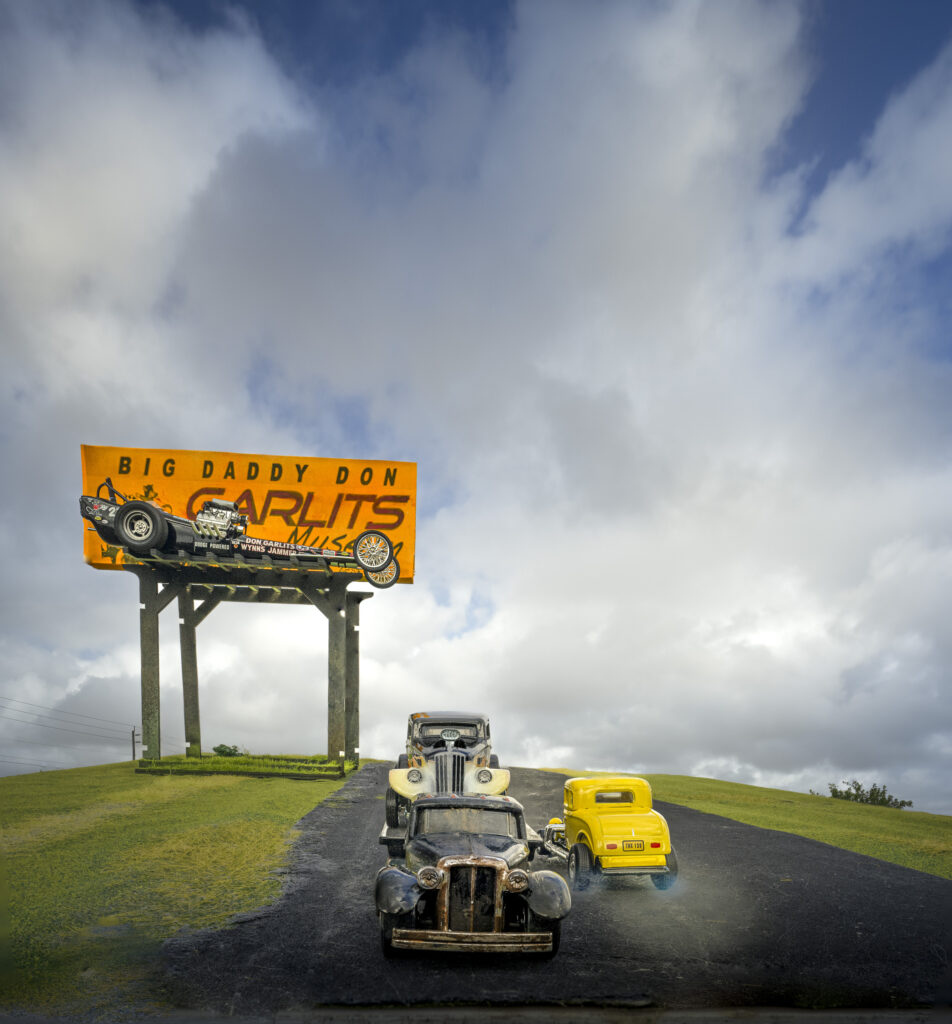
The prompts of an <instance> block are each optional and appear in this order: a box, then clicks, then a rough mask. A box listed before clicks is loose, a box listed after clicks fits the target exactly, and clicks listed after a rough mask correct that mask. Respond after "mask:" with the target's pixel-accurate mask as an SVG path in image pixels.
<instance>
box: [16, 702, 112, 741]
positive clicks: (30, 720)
mask: <svg viewBox="0 0 952 1024" xmlns="http://www.w3.org/2000/svg"><path fill="white" fill-rule="evenodd" d="M2 711H15V712H16V713H17V714H18V715H32V716H33V717H32V718H28V719H26V718H11V719H10V721H11V722H25V723H27V724H30V725H32V724H34V723H36V722H37V721H38V720H39V719H41V718H45V719H47V720H48V721H50V722H57V723H59V722H61V721H62V719H59V718H53V716H52V715H41V714H40V713H39V712H37V711H21V710H20V709H19V708H8V707H6V706H5V705H0V712H2ZM66 724H67V725H81V726H83V728H84V729H93V730H98V732H99V733H100V734H105V733H106V730H105V729H99V727H98V726H95V725H86V723H85V722H71V721H70V720H69V719H67V720H66ZM127 728H130V729H131V728H132V726H127ZM125 731H126V730H125V729H123V732H125ZM108 732H109V735H111V736H115V735H116V733H114V732H113V731H112V730H111V729H110V730H108Z"/></svg>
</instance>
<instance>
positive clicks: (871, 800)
mask: <svg viewBox="0 0 952 1024" xmlns="http://www.w3.org/2000/svg"><path fill="white" fill-rule="evenodd" d="M810 792H811V793H812V792H813V790H812V789H811V790H810ZM815 795H816V796H819V794H818V793H817V794H815ZM830 796H831V797H833V798H834V799H836V800H851V801H852V802H853V803H856V804H875V805H876V806H877V807H896V808H898V809H899V810H902V808H903V807H912V801H911V800H898V799H897V798H896V797H894V796H890V795H889V793H888V792H887V791H886V787H885V786H877V785H876V784H875V783H874V784H873V785H872V786H870V787H869V789H865V788H864V787H863V784H862V783H861V782H860V781H859V779H853V781H852V782H847V781H846V779H844V780H843V788H842V789H840V788H839V786H837V785H835V784H834V783H832V782H831V783H830Z"/></svg>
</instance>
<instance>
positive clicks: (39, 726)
mask: <svg viewBox="0 0 952 1024" xmlns="http://www.w3.org/2000/svg"><path fill="white" fill-rule="evenodd" d="M7 710H13V709H11V708H8V709H7ZM0 718H7V716H6V715H0ZM7 721H9V722H18V723H19V724H20V725H29V726H33V727H34V728H36V729H56V730H57V731H58V732H72V733H75V734H76V735H77V736H88V737H89V738H90V739H93V740H97V739H98V740H103V739H106V740H113V741H114V742H116V743H119V742H121V741H123V740H126V739H128V736H116V735H106V734H105V733H96V732H81V731H80V730H79V729H64V728H63V727H62V726H61V725H44V724H43V723H42V722H24V721H23V719H22V718H7Z"/></svg>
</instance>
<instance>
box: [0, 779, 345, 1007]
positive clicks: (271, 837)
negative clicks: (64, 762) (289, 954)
mask: <svg viewBox="0 0 952 1024" xmlns="http://www.w3.org/2000/svg"><path fill="white" fill-rule="evenodd" d="M133 767H134V766H133V763H132V762H127V763H124V764H114V765H104V766H102V767H97V768H75V769H71V770H68V771H59V772H42V773H35V774H30V775H19V776H15V777H11V778H4V779H0V828H2V834H0V852H2V855H3V856H2V863H3V864H4V867H5V875H6V878H5V879H4V878H2V877H0V896H2V895H3V890H4V889H5V890H6V894H7V898H8V900H9V916H8V918H7V919H6V921H0V938H2V937H3V936H4V933H5V934H6V936H7V937H8V939H9V946H8V949H7V951H6V955H5V956H4V957H3V962H2V963H0V968H2V972H0V1006H4V1007H16V1008H18V1009H34V1010H40V1011H57V1012H66V1013H68V1012H74V1011H82V1012H89V1011H90V1010H91V1009H92V1010H93V1011H94V1012H99V1013H100V1014H101V1015H102V1016H103V1017H104V1018H109V1017H110V1015H111V1014H114V1013H115V1010H116V1008H118V1007H121V1006H128V1005H130V1004H134V1005H136V1006H140V1007H142V1006H145V1007H147V1006H149V1005H151V1004H153V1003H154V1002H155V1001H156V1000H160V999H161V993H159V992H157V990H156V989H155V988H154V976H153V972H154V970H155V964H156V962H157V958H156V954H157V952H158V949H159V946H160V944H161V943H162V941H163V940H164V939H165V938H167V937H169V936H170V935H173V934H175V933H176V932H177V931H179V930H180V929H182V928H206V927H217V926H220V925H223V924H225V923H226V922H227V921H228V920H229V918H231V917H232V916H233V915H235V914H238V913H242V912H245V911H248V910H252V909H254V908H255V907H259V906H262V905H264V904H268V903H271V902H273V901H274V900H275V899H276V898H277V897H278V895H279V892H280V878H279V876H278V874H276V871H277V869H279V868H280V867H281V866H282V865H283V864H284V863H285V862H286V859H287V854H288V844H289V842H290V841H291V840H292V838H293V836H294V831H293V824H294V822H296V821H297V820H298V819H299V818H301V817H302V816H303V815H304V814H306V813H307V812H308V811H309V810H310V809H311V808H312V807H313V806H314V805H315V804H316V803H319V802H320V801H321V800H323V799H324V798H325V797H326V796H328V795H329V794H330V793H332V792H334V790H336V789H338V788H339V787H340V786H341V785H342V784H343V781H342V780H328V781H323V780H322V781H312V782H308V783H307V784H302V783H301V782H297V781H292V780H288V779H264V780H263V779H244V778H240V777H235V776H222V777H220V778H216V777H203V778H188V777H182V776H152V775H137V774H135V773H134V771H133Z"/></svg>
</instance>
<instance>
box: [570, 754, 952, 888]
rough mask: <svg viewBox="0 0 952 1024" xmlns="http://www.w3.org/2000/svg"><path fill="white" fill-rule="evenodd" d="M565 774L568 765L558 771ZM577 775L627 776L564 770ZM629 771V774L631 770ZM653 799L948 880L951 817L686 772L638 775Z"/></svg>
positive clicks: (950, 873) (951, 855) (951, 858)
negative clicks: (648, 784)
mask: <svg viewBox="0 0 952 1024" xmlns="http://www.w3.org/2000/svg"><path fill="white" fill-rule="evenodd" d="M559 770H560V771H563V772H568V770H567V769H559ZM568 774H578V775H593V776H594V775H608V774H625V773H610V772H577V773H573V772H568ZM629 774H630V773H629ZM641 778H644V779H647V780H648V781H649V782H650V783H651V791H652V793H653V794H654V797H655V799H657V800H666V801H668V802H669V803H673V804H681V805H683V806H684V807H692V808H694V809H695V810H698V811H706V812H708V813H709V814H720V815H721V816H722V817H725V818H731V819H732V820H734V821H741V822H744V823H745V824H748V825H757V826H759V827H760V828H771V829H776V830H777V831H780V832H792V833H794V834H795V835H799V836H806V837H807V838H808V839H817V840H819V841H820V842H822V843H829V844H830V845H831V846H838V847H840V848H841V849H844V850H853V851H854V852H855V853H863V854H866V855H867V856H869V857H878V858H879V859H880V860H885V861H889V862H890V863H891V864H902V865H903V866H904V867H908V868H915V869H916V870H917V871H925V872H927V873H928V874H930V875H939V876H940V877H941V878H952V817H949V816H948V815H942V814H924V813H921V812H918V811H910V810H897V809H895V808H892V807H873V806H871V805H869V804H856V803H851V802H850V801H848V800H834V799H833V798H831V797H825V796H813V795H812V794H808V793H794V792H790V791H788V790H785V789H766V788H764V787H761V786H745V785H743V784H741V783H738V782H720V781H718V780H717V779H703V778H695V777H693V776H689V775H642V776H641Z"/></svg>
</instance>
